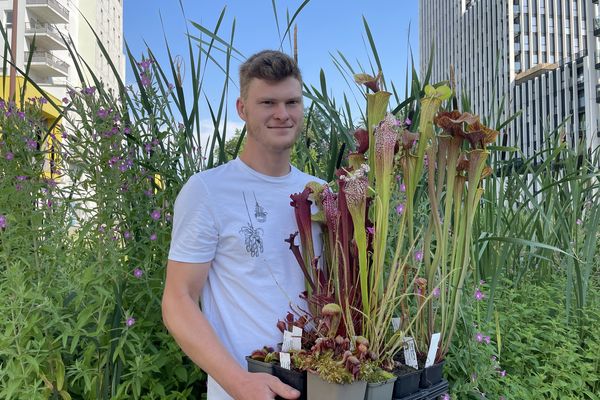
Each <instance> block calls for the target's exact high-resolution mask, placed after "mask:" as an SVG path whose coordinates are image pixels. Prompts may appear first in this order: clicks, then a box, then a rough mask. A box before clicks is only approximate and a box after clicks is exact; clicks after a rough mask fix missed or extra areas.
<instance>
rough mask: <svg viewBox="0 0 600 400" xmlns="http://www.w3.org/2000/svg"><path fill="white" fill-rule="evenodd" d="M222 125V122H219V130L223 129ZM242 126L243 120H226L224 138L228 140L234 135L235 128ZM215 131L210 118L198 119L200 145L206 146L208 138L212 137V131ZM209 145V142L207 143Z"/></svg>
mask: <svg viewBox="0 0 600 400" xmlns="http://www.w3.org/2000/svg"><path fill="white" fill-rule="evenodd" d="M223 127H224V122H221V124H220V125H219V132H222V131H223ZM243 127H244V122H243V121H233V120H229V121H227V126H226V128H225V129H226V135H225V140H229V139H231V138H232V137H233V135H235V131H236V130H238V129H239V130H241V129H242V128H243ZM214 131H215V125H214V124H213V122H212V120H211V119H202V120H200V141H201V144H202V147H204V146H206V143H207V141H208V140H209V138H211V137H212V135H213V133H214ZM209 146H210V143H209Z"/></svg>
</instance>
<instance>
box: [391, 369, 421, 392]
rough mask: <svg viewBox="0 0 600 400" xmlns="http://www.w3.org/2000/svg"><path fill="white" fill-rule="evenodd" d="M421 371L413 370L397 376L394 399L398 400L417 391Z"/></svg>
mask: <svg viewBox="0 0 600 400" xmlns="http://www.w3.org/2000/svg"><path fill="white" fill-rule="evenodd" d="M421 371H422V370H415V371H414V372H409V373H407V374H404V375H397V376H398V379H396V382H395V383H394V399H399V398H401V397H403V396H406V395H409V394H411V393H414V392H416V391H417V390H419V382H420V380H421Z"/></svg>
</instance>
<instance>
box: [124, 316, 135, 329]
mask: <svg viewBox="0 0 600 400" xmlns="http://www.w3.org/2000/svg"><path fill="white" fill-rule="evenodd" d="M133 324H135V318H133V317H129V318H127V321H125V325H127V327H131V326H133Z"/></svg>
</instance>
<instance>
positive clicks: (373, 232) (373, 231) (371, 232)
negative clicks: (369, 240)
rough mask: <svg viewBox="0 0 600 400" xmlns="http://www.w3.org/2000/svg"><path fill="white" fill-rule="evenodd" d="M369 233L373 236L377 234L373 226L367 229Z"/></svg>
mask: <svg viewBox="0 0 600 400" xmlns="http://www.w3.org/2000/svg"><path fill="white" fill-rule="evenodd" d="M367 232H369V233H370V234H371V235H374V234H375V228H373V227H372V226H369V227H368V228H367Z"/></svg>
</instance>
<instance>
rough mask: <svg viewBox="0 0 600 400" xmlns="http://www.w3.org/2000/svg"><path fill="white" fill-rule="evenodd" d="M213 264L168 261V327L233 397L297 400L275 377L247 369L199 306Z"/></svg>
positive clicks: (241, 399)
mask: <svg viewBox="0 0 600 400" xmlns="http://www.w3.org/2000/svg"><path fill="white" fill-rule="evenodd" d="M210 266H211V263H210V262H208V263H182V262H177V261H173V260H169V262H168V264H167V278H166V281H165V290H164V293H163V298H162V316H163V321H164V323H165V326H166V327H167V329H168V330H169V332H170V333H171V335H173V337H174V338H175V341H176V342H177V343H178V344H179V346H180V347H181V349H182V350H183V352H184V353H185V354H187V355H188V356H189V357H190V358H191V359H192V361H194V363H196V364H197V365H198V366H199V367H200V368H202V369H203V370H204V371H205V372H206V373H208V374H209V375H210V376H212V377H213V378H214V379H215V380H216V381H217V382H218V383H219V384H220V385H221V386H222V387H223V389H225V390H226V391H227V393H229V394H230V395H231V396H232V397H233V398H235V399H239V400H266V399H273V398H275V394H277V395H279V396H281V397H283V398H286V399H296V398H298V396H299V393H298V392H297V391H296V390H294V389H293V388H291V387H289V386H287V385H285V384H283V383H282V382H281V381H280V380H279V379H277V378H276V377H274V376H271V375H268V374H263V373H250V372H247V371H246V370H244V369H243V368H242V367H241V366H240V365H239V364H238V363H237V362H236V361H235V360H234V359H233V357H232V356H231V355H230V354H229V352H228V351H227V350H226V349H225V347H223V344H222V343H221V342H220V340H219V338H218V337H217V335H216V334H215V332H214V330H213V329H212V327H211V326H210V324H209V323H208V321H207V320H206V317H205V316H204V314H202V312H201V311H200V308H199V306H198V303H199V299H200V293H201V292H202V288H203V287H204V284H205V283H206V279H207V277H208V270H209V268H210Z"/></svg>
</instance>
